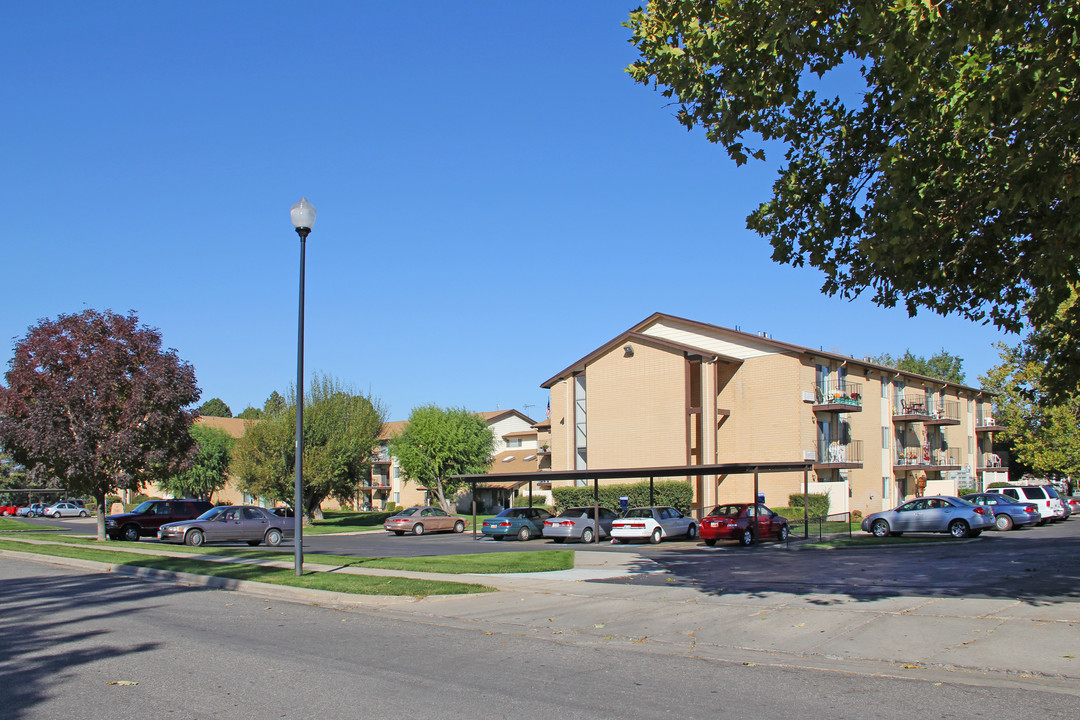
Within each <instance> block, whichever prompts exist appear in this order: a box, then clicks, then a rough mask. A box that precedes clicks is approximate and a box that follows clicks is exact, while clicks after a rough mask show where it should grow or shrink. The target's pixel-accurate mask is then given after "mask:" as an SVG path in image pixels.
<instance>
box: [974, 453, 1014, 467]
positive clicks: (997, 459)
mask: <svg viewBox="0 0 1080 720" xmlns="http://www.w3.org/2000/svg"><path fill="white" fill-rule="evenodd" d="M1008 467H1009V453H1007V452H1004V451H1002V450H998V451H996V452H984V453H980V455H979V468H980V469H982V470H998V469H1001V470H1007V469H1008Z"/></svg>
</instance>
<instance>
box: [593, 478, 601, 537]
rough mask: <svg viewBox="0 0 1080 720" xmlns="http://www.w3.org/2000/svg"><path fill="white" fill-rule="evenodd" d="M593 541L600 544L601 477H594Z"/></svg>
mask: <svg viewBox="0 0 1080 720" xmlns="http://www.w3.org/2000/svg"><path fill="white" fill-rule="evenodd" d="M592 499H593V542H594V543H596V544H597V545H599V544H600V478H593V486H592Z"/></svg>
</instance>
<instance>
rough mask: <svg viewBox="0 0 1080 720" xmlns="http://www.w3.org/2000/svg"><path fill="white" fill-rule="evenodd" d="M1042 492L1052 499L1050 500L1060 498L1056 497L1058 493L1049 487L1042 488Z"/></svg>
mask: <svg viewBox="0 0 1080 720" xmlns="http://www.w3.org/2000/svg"><path fill="white" fill-rule="evenodd" d="M1043 490H1045V491H1046V494H1047V495H1049V496H1050V497H1052V498H1059V497H1061V496H1060V495H1058V491H1057V490H1055V489H1054V488H1052V487H1050V486H1049V485H1047V486H1046V487H1044V488H1043Z"/></svg>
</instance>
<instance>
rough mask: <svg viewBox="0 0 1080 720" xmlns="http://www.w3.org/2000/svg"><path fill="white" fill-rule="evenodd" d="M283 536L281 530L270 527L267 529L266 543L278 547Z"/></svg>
mask: <svg viewBox="0 0 1080 720" xmlns="http://www.w3.org/2000/svg"><path fill="white" fill-rule="evenodd" d="M283 537H284V536H283V535H282V534H281V531H280V530H278V529H277V528H270V529H269V530H267V531H266V544H267V545H269V546H270V547H277V546H278V545H280V544H281V539H282V538H283Z"/></svg>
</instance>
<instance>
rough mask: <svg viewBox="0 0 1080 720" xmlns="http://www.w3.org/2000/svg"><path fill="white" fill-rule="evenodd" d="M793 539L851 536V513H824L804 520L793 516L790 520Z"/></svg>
mask: <svg viewBox="0 0 1080 720" xmlns="http://www.w3.org/2000/svg"><path fill="white" fill-rule="evenodd" d="M788 529H789V530H790V531H791V536H790V537H791V538H792V539H800V538H804V539H806V540H826V539H829V540H832V539H835V538H842V537H846V538H850V537H851V513H846V512H845V513H835V514H833V515H822V516H818V517H811V518H808V519H806V520H804V519H803V518H801V517H798V518H791V519H790V520H789V522H788Z"/></svg>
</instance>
